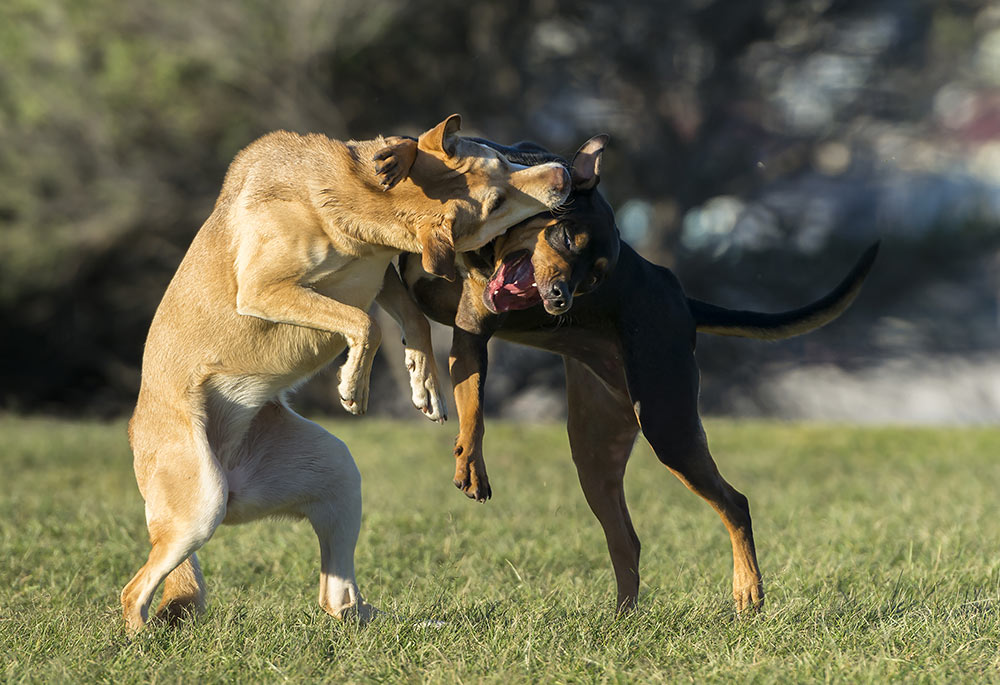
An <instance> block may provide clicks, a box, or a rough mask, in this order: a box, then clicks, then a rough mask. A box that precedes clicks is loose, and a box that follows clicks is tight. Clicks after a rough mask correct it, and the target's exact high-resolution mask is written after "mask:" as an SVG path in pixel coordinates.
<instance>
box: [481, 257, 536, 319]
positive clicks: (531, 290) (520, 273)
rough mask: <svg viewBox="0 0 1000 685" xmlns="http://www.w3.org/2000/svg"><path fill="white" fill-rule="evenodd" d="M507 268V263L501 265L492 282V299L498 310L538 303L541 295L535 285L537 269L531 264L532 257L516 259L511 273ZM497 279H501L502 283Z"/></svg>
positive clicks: (525, 306) (526, 306)
mask: <svg viewBox="0 0 1000 685" xmlns="http://www.w3.org/2000/svg"><path fill="white" fill-rule="evenodd" d="M507 268H508V266H507V265H506V264H504V265H503V267H501V271H500V273H499V274H497V278H496V279H495V280H494V283H493V284H492V288H493V290H492V294H491V299H492V302H493V306H494V307H495V308H496V310H497V311H500V312H505V311H510V310H512V309H527V308H528V307H531V306H532V305H534V304H536V303H537V302H538V301H539V300H540V299H541V297H540V296H539V294H538V288H537V286H535V270H534V269H533V268H532V266H531V258H530V257H528V256H525V257H522V258H521V259H519V260H518V261H516V262H515V263H514V264H513V266H512V267H511V270H510V272H509V273H508V271H507ZM496 281H500V284H497V283H496Z"/></svg>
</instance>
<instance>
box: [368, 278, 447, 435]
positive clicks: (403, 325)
mask: <svg viewBox="0 0 1000 685" xmlns="http://www.w3.org/2000/svg"><path fill="white" fill-rule="evenodd" d="M375 301H376V302H378V304H379V306H380V307H382V309H384V310H385V311H386V312H388V313H389V315H390V316H391V317H392V318H393V319H395V321H396V323H398V324H399V327H400V329H401V330H402V332H403V347H404V360H405V362H406V371H407V372H408V373H409V375H410V399H411V401H412V402H413V406H414V407H416V408H417V409H418V410H420V411H421V412H423V414H424V416H426V417H427V418H429V419H430V420H431V421H437V422H438V423H443V422H445V421H446V420H448V405H447V404H446V403H445V401H444V398H443V397H442V396H441V390H440V388H441V385H440V383H439V382H438V370H437V363H436V362H435V361H434V348H433V346H432V344H431V327H430V324H428V323H427V317H425V316H424V315H423V313H422V312H421V311H420V308H419V307H417V303H416V302H414V301H413V298H412V297H410V293H409V292H407V290H406V287H405V286H404V285H403V283H402V281H400V280H399V274H398V273H397V272H396V267H395V266H393V265H392V264H390V265H389V266H388V268H386V270H385V278H384V280H383V282H382V291H381V292H380V293H379V294H378V297H377V298H375Z"/></svg>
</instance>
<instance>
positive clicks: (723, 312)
mask: <svg viewBox="0 0 1000 685" xmlns="http://www.w3.org/2000/svg"><path fill="white" fill-rule="evenodd" d="M878 248H879V243H875V244H874V245H872V246H871V247H869V248H868V249H867V250H865V253H864V254H863V255H861V259H859V260H858V263H857V264H855V265H854V268H853V269H851V272H850V273H849V274H847V277H846V278H844V280H843V281H841V282H840V284H839V285H838V286H837V287H836V288H834V289H833V290H832V291H830V292H829V293H828V294H827V295H825V296H824V297H822V298H820V299H818V300H816V301H815V302H813V303H812V304H808V305H806V306H805V307H801V308H799V309H793V310H791V311H787V312H779V313H776V314H765V313H762V312H749V311H737V310H733V309H726V308H724V307H718V306H716V305H714V304H709V303H707V302H701V301H700V300H693V299H691V298H688V307H689V308H690V310H691V315H692V316H693V317H694V320H695V323H696V324H697V327H698V332H699V333H712V334H714V335H731V336H735V337H739V338H759V339H762V340H781V339H783V338H791V337H794V336H796V335H802V334H803V333H808V332H809V331H813V330H816V329H817V328H819V327H820V326H825V325H826V324H828V323H830V322H831V321H833V320H834V319H836V318H837V317H838V316H840V315H841V314H843V313H844V310H846V309H847V308H848V307H849V306H850V305H851V303H852V302H853V301H854V298H855V297H857V296H858V293H859V292H861V284H862V283H864V281H865V277H867V276H868V272H869V271H871V268H872V264H873V263H874V262H875V256H876V255H877V254H878Z"/></svg>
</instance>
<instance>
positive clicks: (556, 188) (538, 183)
mask: <svg viewBox="0 0 1000 685" xmlns="http://www.w3.org/2000/svg"><path fill="white" fill-rule="evenodd" d="M511 183H512V185H513V186H514V187H515V188H517V189H518V190H520V191H521V192H523V193H524V194H526V195H528V196H529V197H531V198H533V199H534V200H536V201H537V202H540V203H541V204H542V205H544V206H545V207H546V208H547V209H553V208H555V207H558V206H559V205H561V204H562V203H563V202H565V201H566V198H567V197H569V193H570V191H571V190H572V189H573V181H572V179H571V178H570V175H569V172H568V171H567V170H566V167H564V166H563V165H562V164H559V163H556V162H549V163H547V164H539V165H538V166H533V167H528V168H527V169H523V170H520V171H517V172H515V173H514V174H513V175H512V176H511Z"/></svg>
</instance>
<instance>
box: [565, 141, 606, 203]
mask: <svg viewBox="0 0 1000 685" xmlns="http://www.w3.org/2000/svg"><path fill="white" fill-rule="evenodd" d="M609 140H611V136H609V135H607V134H606V133H602V134H601V135H599V136H594V137H593V138H591V139H590V140H588V141H587V142H586V143H584V144H583V145H581V146H580V149H579V150H577V151H576V154H575V155H573V163H572V164H571V165H570V175H571V177H572V178H573V190H590V189H591V188H595V187H596V186H597V184H598V182H600V180H601V153H602V152H604V148H605V146H606V145H607V144H608V141H609Z"/></svg>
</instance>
